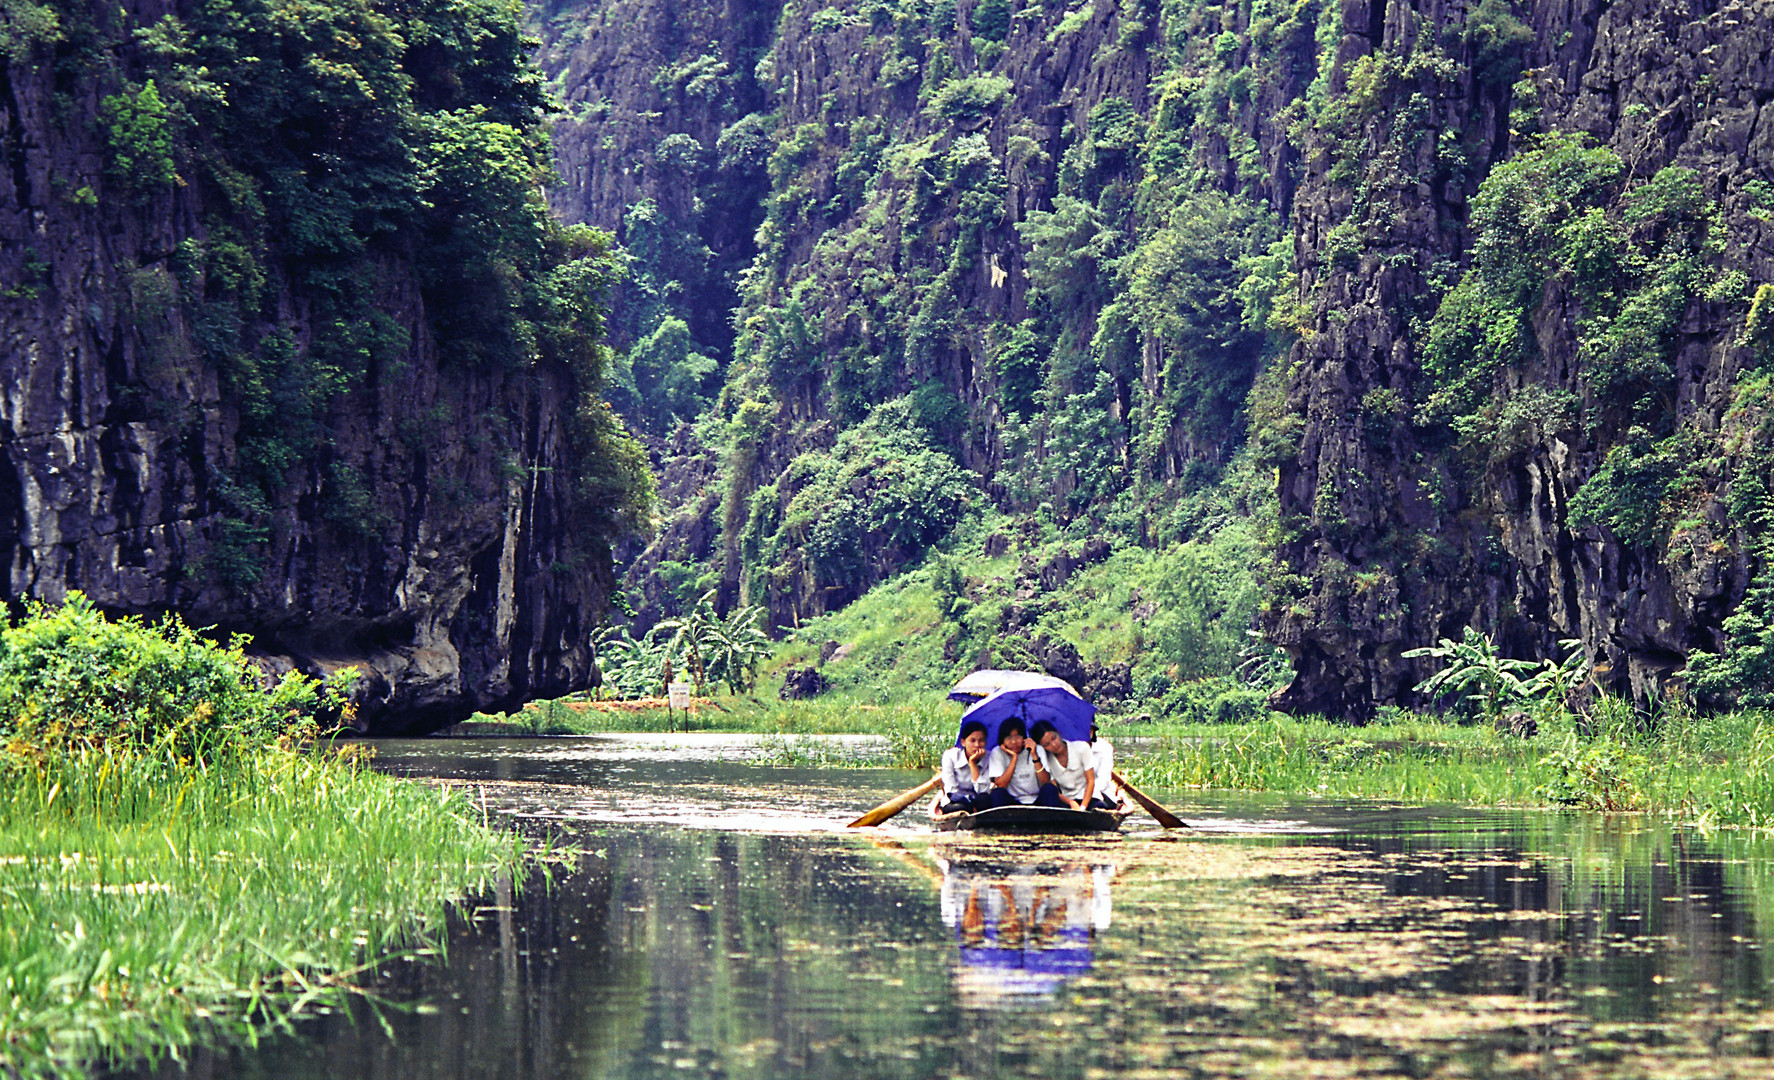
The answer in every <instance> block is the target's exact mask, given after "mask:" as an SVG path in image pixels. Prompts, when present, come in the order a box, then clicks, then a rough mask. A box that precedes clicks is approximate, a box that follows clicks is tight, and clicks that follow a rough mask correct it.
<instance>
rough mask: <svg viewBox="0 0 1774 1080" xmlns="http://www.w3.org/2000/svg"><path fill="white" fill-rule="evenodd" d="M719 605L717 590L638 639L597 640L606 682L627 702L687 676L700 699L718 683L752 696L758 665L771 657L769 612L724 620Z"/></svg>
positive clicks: (755, 610) (618, 635) (742, 612)
mask: <svg viewBox="0 0 1774 1080" xmlns="http://www.w3.org/2000/svg"><path fill="white" fill-rule="evenodd" d="M714 600H715V594H714V592H713V591H710V592H707V593H704V594H703V595H702V597H701V598H700V599H699V600H697V602H696V604H695V606H694V607H692V608H691V609H690V610H689V611H687V612H685V613H684V614H682V615H680V616H678V617H676V618H672V619H666V620H664V621H663V622H661V623H659V624H658V625H657V626H655V627H653V629H651V630H649V631H647V633H646V634H644V635H642V636H641V637H640V638H638V639H637V638H635V637H633V636H632V635H630V634H629V632H628V630H627V629H626V628H623V629H619V630H613V631H611V632H610V633H607V634H605V635H604V636H603V638H601V639H600V640H599V641H598V650H599V653H600V655H602V656H603V657H604V660H603V661H602V662H601V665H600V666H601V667H602V669H603V674H604V682H605V683H606V684H607V685H608V686H609V687H610V688H611V689H613V690H614V691H615V692H616V693H617V694H619V695H620V696H622V697H625V698H632V697H645V696H648V695H649V694H656V693H659V692H661V688H662V686H663V684H664V683H665V682H666V681H667V680H668V678H669V673H670V672H673V671H682V672H687V673H688V674H689V676H690V679H691V681H692V682H693V683H694V684H695V687H696V693H697V694H698V695H700V694H702V693H703V690H704V688H705V687H706V685H707V684H708V683H710V682H717V681H718V682H723V683H726V685H727V689H728V691H730V692H731V693H735V694H743V693H745V692H747V691H749V690H750V689H751V688H752V687H753V686H755V685H756V684H757V672H758V665H759V664H761V663H762V662H763V661H764V659H765V658H766V657H768V656H769V655H770V635H769V634H767V633H766V632H765V631H764V629H763V617H764V609H763V608H761V607H758V606H756V605H751V606H747V607H743V608H740V609H738V610H736V611H733V612H731V613H729V614H728V616H727V617H726V618H725V619H723V618H721V617H720V616H719V615H718V614H716V613H715V606H714Z"/></svg>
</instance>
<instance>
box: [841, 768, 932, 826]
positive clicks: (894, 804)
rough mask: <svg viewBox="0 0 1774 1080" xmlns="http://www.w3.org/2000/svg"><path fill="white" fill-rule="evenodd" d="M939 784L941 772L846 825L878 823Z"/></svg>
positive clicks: (928, 792)
mask: <svg viewBox="0 0 1774 1080" xmlns="http://www.w3.org/2000/svg"><path fill="white" fill-rule="evenodd" d="M941 785H942V774H941V773H937V774H936V775H935V776H932V777H931V778H930V779H928V780H926V781H924V782H923V783H922V784H919V785H918V786H917V787H915V788H913V789H912V790H910V791H908V792H906V793H905V794H903V795H896V796H894V797H893V798H891V799H888V800H887V801H886V802H884V803H882V804H881V805H880V806H877V807H875V808H874V809H873V810H870V811H869V812H868V813H866V814H864V815H862V816H861V817H859V818H857V819H856V820H855V821H852V822H851V823H850V824H849V825H848V826H847V827H848V828H852V829H866V828H868V827H869V826H870V825H879V824H880V823H881V822H883V821H886V820H887V819H888V818H890V817H892V816H893V815H894V814H897V813H899V812H900V811H901V810H904V809H905V808H906V807H908V806H910V805H912V804H913V803H915V802H917V801H918V800H919V799H921V798H923V797H924V796H926V795H928V794H930V792H931V791H933V790H935V789H936V788H938V787H940V786H941Z"/></svg>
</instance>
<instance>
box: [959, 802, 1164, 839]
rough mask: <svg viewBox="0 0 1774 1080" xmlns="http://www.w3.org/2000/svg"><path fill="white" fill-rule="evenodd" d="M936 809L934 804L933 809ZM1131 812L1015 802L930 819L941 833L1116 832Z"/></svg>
mask: <svg viewBox="0 0 1774 1080" xmlns="http://www.w3.org/2000/svg"><path fill="white" fill-rule="evenodd" d="M939 801H940V800H939ZM934 809H935V808H934V807H932V810H933V811H934ZM1128 813H1129V811H1126V810H1120V811H1117V810H1073V809H1072V808H1070V807H1066V806H1032V805H1031V806H1024V805H1023V804H1021V803H1016V804H1014V805H1011V806H994V807H992V808H991V809H990V810H977V811H974V812H972V813H966V812H963V813H956V814H943V813H936V812H933V813H932V814H931V815H930V820H931V822H932V823H933V824H934V825H935V826H936V830H937V831H938V832H951V831H953V830H955V829H971V830H974V831H976V832H984V831H1000V832H1044V833H1084V832H1114V831H1115V830H1117V829H1119V828H1121V822H1122V821H1123V820H1125V819H1126V818H1127V815H1128Z"/></svg>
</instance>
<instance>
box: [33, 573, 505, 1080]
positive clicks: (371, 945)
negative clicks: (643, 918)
mask: <svg viewBox="0 0 1774 1080" xmlns="http://www.w3.org/2000/svg"><path fill="white" fill-rule="evenodd" d="M240 645H241V643H240V642H238V641H237V642H234V643H232V644H230V645H229V646H218V645H214V644H212V643H208V642H205V641H204V640H203V639H202V638H201V637H199V636H197V635H196V634H194V633H192V632H191V631H190V630H189V629H188V628H185V627H183V626H182V625H179V624H177V623H176V622H170V623H166V624H163V625H161V626H158V627H150V626H146V625H144V624H141V623H138V622H133V621H129V620H124V621H118V622H112V621H109V620H106V619H104V618H103V616H102V615H100V614H99V613H98V612H97V611H95V610H94V609H93V608H92V607H91V605H90V604H87V603H86V602H85V601H84V600H83V599H80V598H73V599H71V600H70V602H69V603H68V604H67V605H64V606H63V607H62V608H60V609H54V610H51V609H43V608H39V609H34V610H33V611H32V612H31V613H30V614H29V615H27V617H26V618H25V619H23V620H21V621H20V622H18V623H16V624H14V625H11V626H9V627H7V628H6V629H5V631H4V632H0V709H3V710H4V712H3V713H0V740H3V742H0V1075H9V1076H23V1077H36V1076H51V1075H80V1074H82V1073H83V1072H84V1071H85V1070H86V1069H87V1068H89V1067H90V1066H91V1065H93V1064H95V1063H106V1062H116V1061H127V1060H130V1059H134V1058H138V1057H143V1056H146V1057H150V1058H152V1057H155V1056H158V1055H160V1054H163V1053H174V1054H176V1053H177V1052H178V1049H179V1048H180V1047H183V1046H187V1045H190V1044H192V1043H195V1042H199V1041H204V1040H209V1039H221V1038H230V1037H238V1038H251V1037H253V1036H254V1035H255V1034H256V1033H257V1032H258V1031H260V1030H262V1029H263V1028H264V1027H265V1025H267V1024H272V1023H276V1022H278V1021H279V1020H280V1019H281V1018H286V1017H288V1016H290V1015H291V1014H293V1013H294V1012H297V1011H300V1010H301V1009H304V1008H307V1007H310V1006H312V1005H313V1004H315V1003H316V1002H319V1001H324V1000H327V999H332V998H336V997H338V996H340V995H343V994H347V993H351V992H354V990H353V988H354V987H355V986H358V985H360V984H367V982H366V980H365V979H363V978H361V976H362V974H363V973H364V972H365V971H367V970H369V969H371V968H373V967H374V965H376V964H377V963H379V962H381V961H384V960H385V959H387V958H388V957H389V956H390V955H392V954H396V953H401V952H411V951H425V950H428V949H431V948H434V947H435V943H436V942H437V941H439V940H441V938H440V936H439V934H438V931H439V930H440V929H441V927H442V925H443V919H444V914H445V908H446V905H447V903H448V902H449V901H450V900H452V899H454V898H457V897H460V896H462V895H464V894H465V893H469V892H472V891H475V890H477V889H480V888H482V887H484V886H486V885H487V884H488V883H489V882H490V881H491V880H492V879H493V878H494V876H495V875H497V874H499V873H502V872H508V871H509V870H510V869H511V868H513V867H514V866H515V865H516V864H517V863H518V861H519V860H520V858H521V857H522V850H521V845H522V841H520V840H518V839H517V838H515V836H513V835H510V834H505V833H501V832H498V831H494V830H490V829H488V828H486V827H485V824H484V820H483V817H482V814H481V813H480V812H479V811H478V810H477V809H476V808H475V807H474V806H473V805H472V804H471V803H470V802H469V801H468V800H467V799H466V798H465V797H464V796H463V795H461V794H460V793H457V794H450V793H447V792H440V791H438V790H436V789H431V788H426V787H421V786H418V785H412V784H405V783H402V782H400V781H396V780H393V779H391V778H389V777H385V776H382V775H380V774H377V773H375V772H373V771H371V770H370V769H368V768H367V767H366V766H365V764H364V762H363V760H362V755H357V754H348V753H347V754H337V753H326V752H317V751H313V750H306V751H305V750H302V749H299V748H298V746H299V744H300V743H301V742H302V741H303V740H304V739H305V738H306V737H307V736H309V735H311V734H312V733H313V731H314V729H315V723H316V720H315V716H316V710H317V709H319V708H320V707H322V706H323V705H324V704H325V701H326V697H327V694H326V691H325V689H324V688H321V687H318V686H316V685H315V684H313V683H312V682H310V681H308V680H305V679H300V677H296V678H294V679H290V678H286V679H284V680H282V682H280V683H279V685H278V686H277V687H275V688H273V689H271V690H268V691H267V690H262V689H260V688H259V686H258V679H257V675H256V672H255V671H254V670H253V669H252V668H251V667H250V666H248V665H247V664H246V663H245V660H244V657H243V656H242V655H241V653H240ZM335 703H336V702H335Z"/></svg>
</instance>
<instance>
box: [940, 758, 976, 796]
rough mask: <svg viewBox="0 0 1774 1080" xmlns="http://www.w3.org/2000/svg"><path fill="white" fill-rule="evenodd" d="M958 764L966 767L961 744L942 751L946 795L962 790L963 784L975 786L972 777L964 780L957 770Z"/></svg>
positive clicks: (943, 783) (943, 784) (943, 780)
mask: <svg viewBox="0 0 1774 1080" xmlns="http://www.w3.org/2000/svg"><path fill="white" fill-rule="evenodd" d="M957 766H959V767H965V762H964V760H963V756H962V753H961V748H960V747H959V746H951V747H949V748H948V749H947V750H944V751H943V752H942V790H943V794H945V795H953V794H955V793H956V792H958V791H961V790H962V785H963V784H966V785H967V786H968V787H972V786H973V780H972V778H971V777H969V778H967V779H966V780H963V779H962V778H961V776H960V774H959V773H958V772H957Z"/></svg>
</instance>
